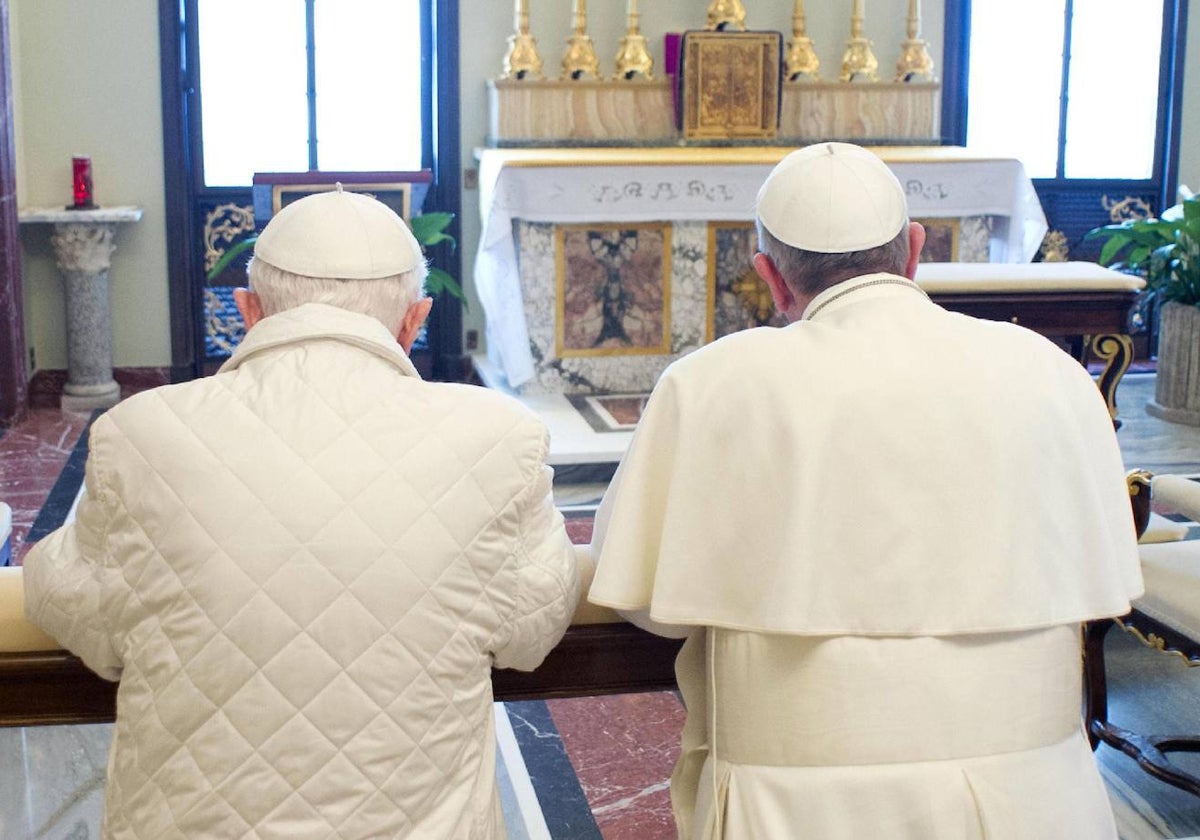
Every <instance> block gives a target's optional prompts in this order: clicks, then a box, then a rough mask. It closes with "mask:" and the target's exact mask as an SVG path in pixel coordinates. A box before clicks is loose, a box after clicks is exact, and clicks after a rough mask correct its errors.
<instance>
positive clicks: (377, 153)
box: [197, 0, 424, 187]
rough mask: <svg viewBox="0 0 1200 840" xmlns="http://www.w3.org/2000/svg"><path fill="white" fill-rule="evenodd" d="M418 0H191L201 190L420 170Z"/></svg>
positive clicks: (420, 100) (420, 71) (421, 151)
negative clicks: (289, 177)
mask: <svg viewBox="0 0 1200 840" xmlns="http://www.w3.org/2000/svg"><path fill="white" fill-rule="evenodd" d="M420 5H421V4H420V3H419V2H418V0H407V2H406V1H405V0H253V2H247V0H199V2H198V4H197V34H198V38H197V40H198V42H199V71H200V85H199V88H200V96H201V109H202V113H203V117H202V128H201V138H202V146H201V148H202V150H203V173H204V186H206V187H235V186H246V185H248V184H250V182H251V178H252V175H253V173H254V172H256V171H259V172H280V171H282V172H302V171H305V170H315V169H322V170H326V171H334V172H336V171H346V170H350V171H387V170H415V169H420V168H422V153H423V147H424V143H423V138H422V111H423V108H422V97H421V91H422V65H421V9H420Z"/></svg>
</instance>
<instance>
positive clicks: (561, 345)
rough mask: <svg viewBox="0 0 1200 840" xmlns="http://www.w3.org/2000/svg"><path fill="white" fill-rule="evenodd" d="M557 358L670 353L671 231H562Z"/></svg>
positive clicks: (636, 227) (651, 226)
mask: <svg viewBox="0 0 1200 840" xmlns="http://www.w3.org/2000/svg"><path fill="white" fill-rule="evenodd" d="M555 266H556V274H557V284H556V295H557V299H556V305H555V318H556V321H555V338H556V341H555V345H556V347H555V349H556V353H557V355H558V356H559V358H570V357H578V356H635V355H650V354H659V353H663V354H665V353H670V352H671V226H670V225H669V224H666V223H662V222H652V223H634V224H583V225H559V226H558V227H557V228H556V230H555Z"/></svg>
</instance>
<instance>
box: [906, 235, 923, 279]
mask: <svg viewBox="0 0 1200 840" xmlns="http://www.w3.org/2000/svg"><path fill="white" fill-rule="evenodd" d="M924 247H925V227H924V226H923V225H922V224H921V223H920V222H909V223H908V265H907V266H906V267H905V269H904V276H905V277H907V278H908V279H909V280H913V279H916V276H917V264H918V263H919V262H921V249H922V248H924Z"/></svg>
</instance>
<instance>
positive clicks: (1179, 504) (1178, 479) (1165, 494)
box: [1150, 475, 1200, 522]
mask: <svg viewBox="0 0 1200 840" xmlns="http://www.w3.org/2000/svg"><path fill="white" fill-rule="evenodd" d="M1150 495H1151V498H1152V499H1153V500H1154V501H1155V503H1156V504H1158V505H1159V506H1160V507H1163V508H1167V509H1169V510H1173V511H1176V512H1177V513H1182V514H1183V515H1184V516H1186V517H1187V518H1188V519H1191V520H1194V521H1196V522H1200V483H1197V482H1195V481H1192V480H1191V479H1190V478H1184V477H1183V476H1181V475H1156V476H1154V477H1153V478H1152V479H1151V480H1150Z"/></svg>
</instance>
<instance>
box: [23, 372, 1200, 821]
mask: <svg viewBox="0 0 1200 840" xmlns="http://www.w3.org/2000/svg"><path fill="white" fill-rule="evenodd" d="M1152 393H1153V376H1152V375H1145V374H1138V375H1129V376H1127V377H1126V379H1125V381H1124V382H1123V383H1122V385H1121V389H1120V397H1119V399H1120V410H1121V416H1122V419H1123V421H1124V426H1123V428H1122V429H1121V431H1120V433H1119V435H1118V439H1119V440H1120V442H1121V446H1122V451H1123V454H1124V457H1125V461H1126V464H1127V465H1128V466H1130V467H1134V466H1138V467H1146V468H1149V469H1152V470H1155V471H1158V472H1168V471H1169V472H1181V473H1200V429H1193V428H1190V427H1184V426H1177V425H1174V424H1169V423H1163V422H1162V421H1158V420H1155V419H1154V418H1151V417H1149V416H1147V415H1145V412H1144V410H1143V408H1142V407H1143V405H1144V403H1145V401H1146V400H1147V399H1148V398H1149V397H1150V395H1151V394H1152ZM544 408H545V410H546V412H547V414H548V416H547V421H548V423H549V425H550V426H551V429H552V432H553V433H554V434H555V435H557V436H558V441H557V445H558V450H557V451H558V453H559V456H560V457H559V458H558V467H557V470H558V478H559V480H558V481H557V482H556V487H555V493H556V498H558V500H559V502H560V505H561V506H562V507H563V509H564V512H565V514H566V516H567V523H568V530H569V531H570V533H571V536H572V539H573V540H574V541H576V542H585V541H587V539H588V538H589V536H590V532H591V514H592V511H593V510H594V506H595V503H596V501H597V500H598V498H599V496H600V494H601V493H602V492H603V487H604V482H605V481H606V480H607V477H608V476H609V475H610V474H611V469H612V463H611V461H612V460H615V459H612V458H610V457H609V456H608V455H604V456H601V457H599V458H598V457H596V456H597V455H599V454H600V453H602V452H613V451H618V455H619V449H620V448H621V447H620V445H619V440H618V439H617V438H616V437H615V435H622V436H624V437H625V439H626V440H627V439H628V433H627V432H617V433H608V434H607V435H605V437H604V439H603V440H600V441H597V440H594V439H589V438H588V437H587V436H588V434H589V433H591V434H592V435H599V433H596V432H592V431H590V428H589V427H588V426H587V424H582V425H580V421H579V420H578V412H577V411H576V410H575V409H574V408H573V407H571V406H570V405H569V403H567V404H566V405H565V407H564V405H563V404H561V403H555V404H548V405H547V406H546V407H544ZM568 411H571V412H574V416H572V415H571V414H568V413H567V412H568ZM89 420H90V418H89V417H88V416H86V415H69V414H62V413H59V412H57V411H53V410H49V409H38V410H36V411H34V412H33V415H32V416H31V417H30V419H29V420H28V421H27V422H25V423H23V424H22V425H20V426H18V427H16V428H13V429H8V430H0V501H5V502H7V503H8V504H9V505H11V507H12V508H13V537H14V557H15V558H16V559H17V561H18V562H19V561H20V559H21V558H22V557H23V556H24V553H25V551H26V548H27V546H28V545H29V544H30V543H32V542H34V541H36V540H37V539H39V538H40V537H41V536H44V535H45V533H47V532H48V531H49V530H50V529H52V528H53V527H55V526H56V525H57V524H58V523H61V522H62V521H63V520H64V519H65V518H66V517H68V516H69V515H70V512H71V507H72V505H73V503H74V500H75V497H76V495H77V491H78V488H79V484H80V481H81V478H82V465H83V460H84V457H85V455H86V452H85V441H84V438H83V433H84V431H85V430H86V428H87V425H88V422H89ZM564 428H565V429H566V432H562V433H560V432H558V431H556V430H559V429H564ZM568 433H569V434H568ZM572 436H575V438H572ZM573 439H574V441H575V442H574V443H572V440H573ZM615 444H618V445H617V446H615V447H614V445H615ZM597 462H599V464H600V466H596V463H597ZM1108 651H1109V670H1110V712H1111V718H1112V720H1113V721H1114V722H1115V723H1118V724H1119V725H1124V726H1128V727H1130V728H1134V729H1141V730H1145V731H1166V730H1176V731H1191V732H1200V703H1198V702H1197V700H1200V669H1188V668H1186V667H1184V666H1183V665H1182V664H1181V663H1180V661H1179V660H1178V659H1177V658H1175V657H1169V656H1163V655H1162V654H1159V653H1156V652H1154V651H1151V650H1149V649H1147V648H1145V647H1144V646H1142V645H1141V644H1140V643H1138V642H1136V641H1135V640H1134V639H1132V638H1131V637H1128V636H1126V635H1125V634H1121V633H1112V634H1110V639H1109V648H1108ZM495 712H496V716H497V733H498V740H499V746H500V749H499V758H498V766H499V775H500V780H501V788H502V793H503V801H504V806H505V814H506V819H507V821H508V825H509V834H510V837H511V838H513V840H526V839H527V838H528V840H535V839H540V838H552V839H553V840H575V838H580V839H581V840H582V839H583V838H588V839H590V838H602V840H660V838H661V840H668V838H673V837H674V836H675V833H674V826H673V821H672V818H671V814H670V802H669V795H668V789H667V780H668V778H669V775H670V770H671V767H672V765H673V763H674V761H675V757H676V755H677V752H678V747H677V742H678V736H679V731H680V729H681V728H682V725H683V717H684V713H683V708H682V706H681V704H680V702H679V700H678V697H677V696H676V695H675V694H674V693H673V692H654V693H647V694H637V695H619V696H613V697H599V698H575V699H563V700H548V701H529V702H521V703H504V704H497V705H496V709H495ZM110 738H111V727H110V726H106V725H100V726H66V727H45V728H36V729H0V840H92V838H96V837H98V825H99V814H100V807H101V798H102V794H103V785H104V766H105V753H106V751H107V747H108V743H109V740H110ZM1097 757H1098V759H1099V762H1100V766H1101V772H1102V774H1103V776H1104V779H1105V782H1106V784H1107V786H1108V790H1109V793H1110V798H1111V800H1112V802H1113V805H1114V810H1115V812H1116V814H1117V819H1118V824H1119V828H1120V833H1121V837H1122V840H1161V839H1162V838H1182V837H1194V836H1195V835H1200V798H1197V797H1193V796H1190V795H1188V794H1185V793H1182V792H1180V791H1178V790H1175V789H1174V788H1171V787H1169V786H1167V785H1164V784H1162V783H1160V782H1157V781H1155V780H1154V779H1152V778H1150V777H1149V776H1147V775H1146V774H1144V773H1142V772H1141V771H1140V770H1138V769H1137V768H1136V766H1135V765H1134V764H1133V762H1132V761H1131V760H1130V759H1128V758H1126V757H1125V756H1123V755H1120V754H1118V753H1115V752H1114V751H1113V750H1110V749H1108V748H1107V747H1103V746H1102V747H1101V748H1100V750H1099V751H1098V753H1097ZM1193 758H1194V759H1195V760H1196V763H1197V764H1198V765H1200V756H1196V757H1193ZM1185 761H1186V759H1185ZM1196 769H1200V767H1197V768H1196Z"/></svg>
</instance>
